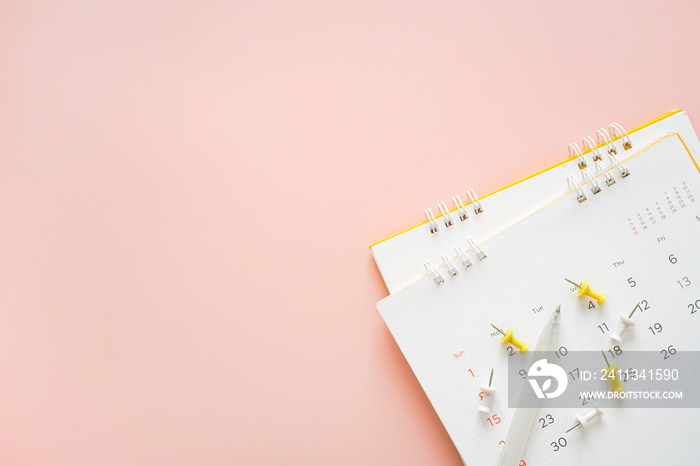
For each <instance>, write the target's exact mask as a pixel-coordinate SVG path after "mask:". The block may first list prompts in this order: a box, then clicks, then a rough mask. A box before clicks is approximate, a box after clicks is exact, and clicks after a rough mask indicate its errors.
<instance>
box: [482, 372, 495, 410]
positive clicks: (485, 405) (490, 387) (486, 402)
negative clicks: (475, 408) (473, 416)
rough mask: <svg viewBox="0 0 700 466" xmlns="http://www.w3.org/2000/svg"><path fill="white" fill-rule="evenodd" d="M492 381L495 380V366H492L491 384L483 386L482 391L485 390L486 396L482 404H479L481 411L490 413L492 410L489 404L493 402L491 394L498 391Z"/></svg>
mask: <svg viewBox="0 0 700 466" xmlns="http://www.w3.org/2000/svg"><path fill="white" fill-rule="evenodd" d="M492 381H493V368H491V375H490V376H489V384H488V385H482V386H481V391H482V392H484V397H483V399H482V402H481V406H479V411H481V412H482V413H490V412H491V408H489V404H490V403H491V396H492V395H493V393H494V392H495V391H496V387H494V386H493V385H491V382H492Z"/></svg>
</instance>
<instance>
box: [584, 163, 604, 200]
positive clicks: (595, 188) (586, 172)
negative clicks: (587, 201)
mask: <svg viewBox="0 0 700 466" xmlns="http://www.w3.org/2000/svg"><path fill="white" fill-rule="evenodd" d="M596 163H597V162H596ZM581 177H582V178H583V179H584V180H585V179H586V178H588V179H589V180H590V182H591V192H593V194H598V193H599V192H600V185H599V184H598V180H596V179H595V176H593V173H591V171H590V170H589V169H588V168H584V169H583V170H581Z"/></svg>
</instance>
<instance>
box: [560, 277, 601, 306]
mask: <svg viewBox="0 0 700 466" xmlns="http://www.w3.org/2000/svg"><path fill="white" fill-rule="evenodd" d="M564 280H566V281H567V282H569V283H571V284H572V285H574V286H577V287H578V291H577V292H576V295H577V296H578V297H579V298H580V297H581V296H583V295H587V296H589V297H591V298H593V299H595V300H596V301H598V304H603V301H605V295H604V294H600V293H596V292H595V291H593V290H591V288H590V287H589V286H588V282H581V284H580V285H579V284H578V283H575V282H572V281H571V280H569V279H568V278H565V279H564Z"/></svg>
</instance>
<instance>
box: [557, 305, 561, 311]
mask: <svg viewBox="0 0 700 466" xmlns="http://www.w3.org/2000/svg"><path fill="white" fill-rule="evenodd" d="M559 311H561V304H559V305H558V306H557V313H559Z"/></svg>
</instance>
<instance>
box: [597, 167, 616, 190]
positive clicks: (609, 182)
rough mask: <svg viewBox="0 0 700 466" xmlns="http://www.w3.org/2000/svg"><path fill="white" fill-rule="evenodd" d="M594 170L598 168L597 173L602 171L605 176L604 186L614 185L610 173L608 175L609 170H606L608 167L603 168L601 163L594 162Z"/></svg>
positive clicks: (613, 179)
mask: <svg viewBox="0 0 700 466" xmlns="http://www.w3.org/2000/svg"><path fill="white" fill-rule="evenodd" d="M595 166H596V168H598V170H599V171H602V172H603V173H604V176H605V184H607V185H608V186H612V185H614V184H615V178H613V176H612V173H610V170H608V167H606V166H605V164H604V163H603V162H596V163H595Z"/></svg>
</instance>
